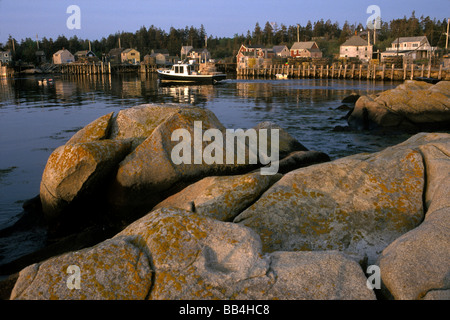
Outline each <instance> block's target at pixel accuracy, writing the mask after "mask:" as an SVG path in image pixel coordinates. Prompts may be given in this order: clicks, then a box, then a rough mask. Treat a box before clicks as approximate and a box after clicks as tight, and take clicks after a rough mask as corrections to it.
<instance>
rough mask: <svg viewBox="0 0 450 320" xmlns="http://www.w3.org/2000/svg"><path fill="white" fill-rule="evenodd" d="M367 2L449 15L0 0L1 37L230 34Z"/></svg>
mask: <svg viewBox="0 0 450 320" xmlns="http://www.w3.org/2000/svg"><path fill="white" fill-rule="evenodd" d="M70 5H78V6H79V7H80V10H81V29H79V30H77V29H75V30H69V29H68V28H67V26H66V21H67V19H68V18H69V16H70V14H68V13H66V10H67V7H68V6H70ZM369 5H378V6H379V7H380V9H381V18H382V19H383V20H384V21H390V20H392V19H395V18H402V17H403V16H405V15H406V16H407V17H409V16H410V15H411V12H412V11H415V12H416V16H417V17H420V16H421V15H424V16H430V17H432V18H437V19H439V20H442V19H446V18H448V17H450V0H428V1H424V0H359V1H349V0H335V1H330V0H313V1H300V0H221V1H215V0H120V1H117V0H109V1H107V0H95V1H93V0H90V1H89V0H0V42H3V43H4V42H6V40H7V38H8V35H10V34H11V35H12V36H13V37H14V38H15V39H16V40H19V41H20V40H21V39H24V38H25V37H31V38H35V37H36V34H38V36H39V38H42V37H44V36H45V37H47V38H54V39H55V38H57V37H58V35H61V34H64V35H65V36H66V37H68V38H69V37H71V36H73V35H77V36H78V37H79V38H83V39H90V40H95V39H100V38H101V37H103V36H105V37H106V36H108V35H109V34H111V33H115V32H117V31H129V32H135V31H136V30H138V29H139V28H140V27H141V26H150V25H152V24H153V25H155V26H156V27H159V28H162V29H164V30H166V31H169V29H170V27H172V26H173V27H175V28H184V27H186V26H194V27H197V28H198V27H200V25H201V24H203V25H204V26H205V29H206V32H207V33H208V35H213V36H219V37H220V36H233V35H234V34H236V33H238V34H244V35H245V34H246V33H247V30H251V31H252V30H253V29H254V27H255V23H256V22H259V23H260V24H261V25H262V26H264V24H265V23H266V21H270V22H276V23H277V24H278V25H280V24H282V23H284V24H285V25H295V24H297V23H300V24H301V25H306V23H307V21H308V20H311V21H312V22H314V21H317V20H319V19H324V20H325V21H326V20H328V19H330V20H331V21H332V22H336V21H337V22H339V24H340V26H342V25H343V23H344V21H345V20H348V21H349V22H350V23H355V22H356V23H360V22H361V23H363V24H365V22H366V20H367V18H368V17H369V16H370V14H368V13H367V12H366V11H367V7H368V6H369Z"/></svg>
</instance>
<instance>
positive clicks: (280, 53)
mask: <svg viewBox="0 0 450 320" xmlns="http://www.w3.org/2000/svg"><path fill="white" fill-rule="evenodd" d="M272 49H273V53H274V54H275V56H277V57H281V58H288V57H290V55H291V53H290V51H289V48H288V47H287V46H286V45H284V46H274V47H273V48H272Z"/></svg>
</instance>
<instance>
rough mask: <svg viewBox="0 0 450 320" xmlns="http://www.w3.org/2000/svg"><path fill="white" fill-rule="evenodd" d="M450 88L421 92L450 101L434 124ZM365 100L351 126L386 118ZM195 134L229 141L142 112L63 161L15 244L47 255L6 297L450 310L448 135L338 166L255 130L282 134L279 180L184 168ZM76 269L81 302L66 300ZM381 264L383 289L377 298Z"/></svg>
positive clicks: (182, 118)
mask: <svg viewBox="0 0 450 320" xmlns="http://www.w3.org/2000/svg"><path fill="white" fill-rule="evenodd" d="M411 85H414V86H416V87H420V88H422V87H424V86H423V85H422V84H416V83H409V82H408V83H406V84H405V85H403V86H411ZM446 85H448V84H440V85H439V86H438V87H429V86H426V88H424V90H428V91H429V92H431V93H430V94H429V95H432V94H433V95H434V94H435V95H439V97H441V96H440V95H444V96H446V97H447V98H446V100H445V99H441V100H433V101H435V104H437V105H438V106H437V109H438V110H439V112H438V113H439V114H440V115H441V114H445V116H444V117H439V118H437V120H436V121H438V120H439V119H442V120H443V121H447V120H448V119H450V118H448V115H449V106H448V103H449V95H450V90H448V89H447V87H445V86H446ZM435 86H437V85H435ZM433 88H435V89H433ZM442 88H445V89H442ZM393 90H396V89H393ZM401 90H405V89H404V88H403V89H402V88H399V89H398V90H397V91H401ZM441 91H444V94H442V92H441ZM394 93H395V92H394ZM390 94H391V95H393V93H390ZM445 94H446V95H445ZM385 95H386V94H385ZM400 95H404V92H401V93H400ZM380 97H384V96H383V94H381V95H380V96H379V97H378V100H377V98H375V99H374V100H373V101H376V103H377V106H376V107H375V108H376V110H377V113H376V114H380V112H379V105H380V104H381V102H380V101H379V100H381V98H380ZM441 98H442V97H441ZM368 99H369V98H367V97H358V99H355V100H356V103H355V108H354V110H353V111H352V113H351V114H350V113H349V115H350V116H349V125H350V126H351V125H354V123H355V120H354V119H355V118H357V115H358V114H359V112H360V111H359V110H362V108H366V110H368V111H366V114H367V113H368V114H369V118H366V120H367V119H370V122H373V119H378V118H377V117H375V116H372V115H373V114H374V113H373V111H371V109H370V108H369V105H368V104H367V103H366V101H368ZM383 99H384V100H383V101H386V98H383ZM414 99H415V98H412V100H414ZM428 100H430V101H431V98H430V97H428ZM392 101H393V100H392ZM436 101H437V102H436ZM352 102H354V101H352ZM350 103H351V102H350ZM401 103H403V102H401ZM427 108H428V109H427V110H428V111H429V110H431V109H430V107H429V106H428V107H427ZM391 109H394V107H392V106H391ZM396 110H397V111H396V114H399V112H398V109H396ZM427 110H425V111H427ZM416 111H417V110H416ZM425 111H424V112H425ZM431 113H432V114H435V113H434V111H432V112H431ZM405 114H406V112H404V113H403V115H404V117H405V118H407V116H406V115H405ZM424 117H425V116H424ZM381 118H383V119H386V118H388V117H387V116H383V117H381ZM408 119H412V118H408ZM414 119H415V120H414V121H416V122H417V117H416V118H414ZM366 120H363V121H366ZM197 121H201V122H202V124H203V128H202V129H203V132H205V131H206V130H209V129H214V130H217V131H215V132H222V133H224V132H226V129H225V128H224V126H223V125H222V124H221V123H220V121H219V120H218V119H217V118H216V116H215V115H214V114H213V113H211V112H210V111H208V110H204V109H200V108H195V107H186V106H178V105H141V106H136V107H133V108H129V109H124V110H122V111H120V112H119V113H118V114H114V113H110V114H107V115H104V116H103V117H100V118H99V119H97V120H95V121H93V122H92V123H90V124H88V125H87V126H86V127H85V128H83V129H82V130H80V131H79V132H77V133H76V134H75V135H74V136H73V137H72V138H71V139H70V140H69V141H68V142H67V143H66V144H65V145H63V146H61V147H59V148H57V149H56V150H55V151H54V152H53V153H52V155H51V156H50V157H49V160H48V162H47V165H46V167H45V170H44V173H43V176H42V182H41V189H40V195H39V197H36V198H35V199H33V200H32V201H30V202H28V203H27V208H29V210H28V211H29V212H30V213H29V214H27V215H25V216H24V218H23V219H22V220H21V221H20V223H19V224H18V225H16V226H13V227H12V228H11V230H9V231H8V230H3V231H2V232H3V233H7V232H14V229H15V228H18V227H20V225H21V224H22V225H24V226H27V225H33V224H42V225H43V226H45V227H46V228H47V230H48V237H49V246H47V247H46V248H43V249H42V250H40V251H38V252H35V253H33V254H31V255H28V256H26V257H22V258H21V259H18V260H17V261H13V262H12V263H9V264H6V265H3V266H0V274H2V275H5V276H8V278H6V279H5V280H3V281H2V282H1V285H0V288H1V289H0V295H1V297H2V298H4V299H8V298H10V299H243V300H246V299H294V300H301V299H307V300H309V299H322V300H323V299H351V300H353V299H363V300H373V299H450V289H449V288H450V279H449V278H448V273H449V271H450V270H449V267H448V266H450V241H449V239H450V220H449V218H448V217H450V206H449V199H450V197H449V195H450V134H448V133H418V134H416V135H414V136H413V137H411V138H410V139H408V140H407V141H405V142H403V143H401V144H399V145H396V146H392V147H390V148H387V149H385V150H383V151H380V152H377V153H373V154H357V155H354V156H349V157H345V158H342V159H338V160H334V161H331V160H330V158H329V157H328V156H327V155H326V154H324V153H322V152H320V151H314V150H307V149H306V148H305V147H304V146H303V145H302V144H301V143H300V142H298V141H297V140H295V139H294V138H293V137H291V136H290V135H289V134H288V133H287V132H286V131H284V130H283V129H282V128H279V127H278V126H276V125H275V124H272V123H261V124H260V125H258V126H257V127H255V128H253V129H254V130H255V132H258V133H259V132H261V131H262V130H265V129H274V128H276V129H277V130H279V139H280V140H279V141H280V143H279V150H278V151H279V160H278V161H277V163H276V165H277V168H278V173H276V174H273V175H264V174H261V170H260V169H261V167H264V166H267V165H263V164H262V163H260V162H258V163H257V164H250V163H249V161H246V162H245V163H242V164H225V163H224V164H220V163H219V164H218V163H214V164H207V163H205V162H202V163H201V164H179V165H175V164H174V163H173V161H172V160H171V156H170V155H171V150H173V148H174V147H175V146H176V145H177V142H175V141H172V139H171V134H172V133H173V132H174V130H176V129H180V128H185V129H186V130H188V132H189V133H190V134H192V135H194V134H195V132H194V128H195V123H196V122H197ZM408 121H409V120H408ZM436 121H435V122H436ZM356 122H357V121H356ZM389 123H391V122H389ZM399 123H404V121H401V122H399ZM378 125H379V124H378ZM209 143H210V142H206V141H204V142H203V148H205V147H207V146H208V145H209ZM269 147H270V144H269ZM243 149H244V151H245V155H246V160H248V159H249V157H250V155H251V148H250V147H249V145H245V146H244V147H243ZM234 150H235V152H237V150H238V148H237V147H236V148H235V149H234ZM69 266H76V267H78V268H79V270H81V282H80V283H81V288H80V289H76V288H75V289H73V288H72V289H69V288H68V282H67V281H68V280H67V279H68V277H70V274H69V273H68V272H67V270H68V267H69ZM369 266H375V267H377V268H378V270H379V271H380V275H379V276H380V277H379V278H380V279H379V280H380V287H379V288H375V289H373V288H369V287H370V286H368V285H367V283H368V279H369V278H370V277H369V274H368V267H369ZM370 279H372V278H370Z"/></svg>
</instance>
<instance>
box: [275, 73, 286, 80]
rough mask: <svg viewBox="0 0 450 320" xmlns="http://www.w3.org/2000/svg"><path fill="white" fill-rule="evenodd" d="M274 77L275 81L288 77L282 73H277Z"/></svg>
mask: <svg viewBox="0 0 450 320" xmlns="http://www.w3.org/2000/svg"><path fill="white" fill-rule="evenodd" d="M275 77H276V78H277V79H287V78H288V75H287V74H282V73H277V74H276V75H275Z"/></svg>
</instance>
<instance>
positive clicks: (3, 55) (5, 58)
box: [0, 50, 12, 64]
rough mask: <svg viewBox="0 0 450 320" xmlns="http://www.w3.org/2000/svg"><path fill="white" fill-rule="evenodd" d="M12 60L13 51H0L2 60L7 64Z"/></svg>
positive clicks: (0, 59) (0, 60)
mask: <svg viewBox="0 0 450 320" xmlns="http://www.w3.org/2000/svg"><path fill="white" fill-rule="evenodd" d="M11 61H12V57H11V51H10V50H7V51H0V62H1V63H2V64H6V63H9V62H11Z"/></svg>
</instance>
